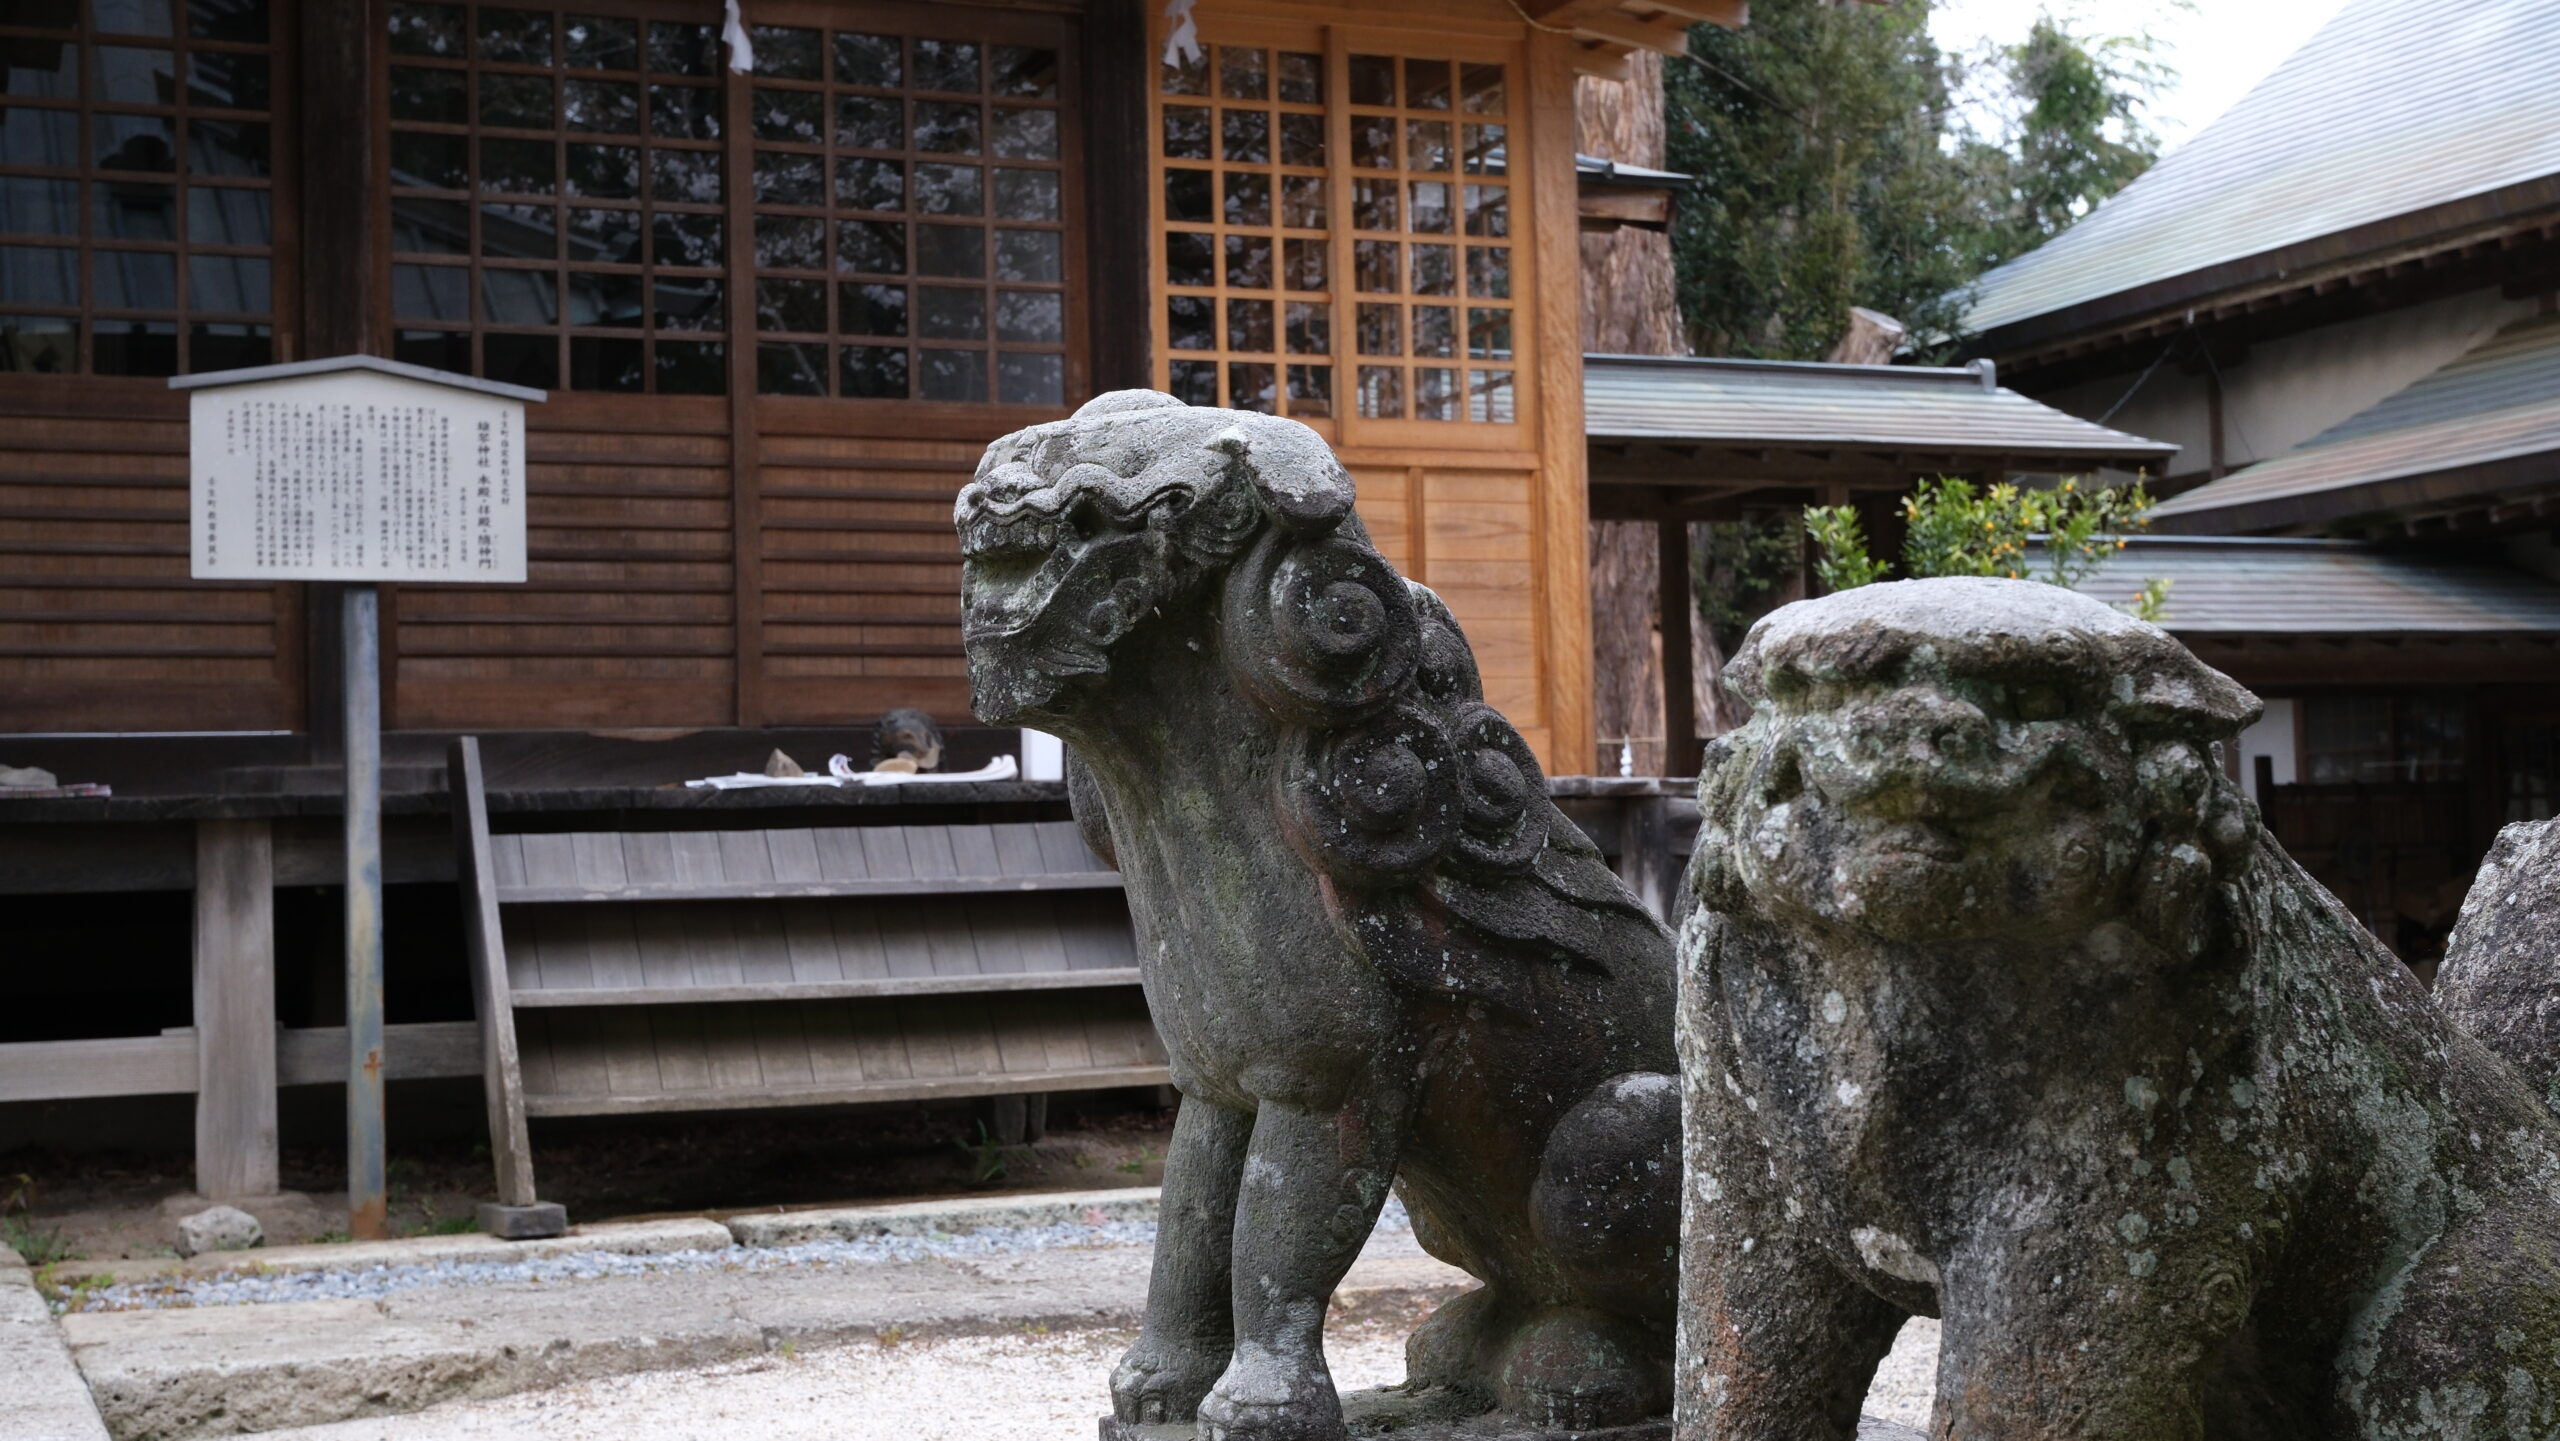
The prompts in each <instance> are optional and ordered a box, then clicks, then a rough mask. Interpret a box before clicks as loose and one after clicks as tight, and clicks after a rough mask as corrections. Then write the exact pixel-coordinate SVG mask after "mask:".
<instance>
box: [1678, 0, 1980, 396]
mask: <svg viewBox="0 0 2560 1441" xmlns="http://www.w3.org/2000/svg"><path fill="white" fill-rule="evenodd" d="M1689 47H1690V52H1691V57H1692V58H1690V59H1689V60H1686V61H1682V60H1673V61H1671V62H1669V63H1667V64H1666V65H1665V67H1664V73H1663V90H1664V103H1665V105H1666V107H1667V109H1668V115H1667V117H1666V119H1667V121H1668V126H1667V128H1668V138H1669V145H1668V155H1669V163H1670V166H1671V168H1672V169H1674V170H1678V171H1681V172H1683V173H1685V174H1689V175H1693V176H1695V177H1697V182H1696V185H1695V186H1694V188H1692V189H1691V190H1690V191H1689V192H1688V193H1686V194H1685V195H1683V196H1682V198H1681V202H1680V215H1679V221H1678V224H1677V226H1676V228H1675V229H1674V232H1673V237H1672V251H1673V255H1674V257H1675V261H1676V263H1677V265H1678V268H1679V279H1680V306H1681V314H1682V316H1683V318H1684V320H1685V322H1686V324H1687V326H1688V328H1689V333H1690V341H1691V344H1692V345H1693V346H1694V348H1695V349H1696V350H1697V351H1698V353H1700V354H1702V355H1742V356H1759V357H1764V358H1778V359H1802V358H1808V357H1817V356H1819V355H1821V354H1822V353H1823V351H1825V350H1826V349H1828V348H1829V347H1830V345H1831V342H1832V341H1833V340H1834V339H1835V338H1836V337H1837V336H1838V335H1839V333H1840V328H1841V326H1842V325H1843V324H1844V323H1845V322H1846V321H1847V319H1848V314H1849V307H1850V306H1851V305H1853V304H1857V305H1867V306H1872V307H1874V308H1876V309H1879V310H1883V311H1886V312H1888V313H1891V314H1893V315H1895V316H1897V317H1899V318H1901V319H1902V320H1904V321H1905V322H1906V323H1908V324H1910V325H1911V327H1912V328H1913V329H1914V330H1915V331H1919V330H1923V329H1950V328H1952V326H1953V324H1954V321H1955V319H1956V307H1955V305H1954V304H1953V303H1952V302H1951V301H1950V300H1949V299H1948V297H1949V296H1951V295H1952V294H1953V293H1954V292H1956V291H1957V290H1958V289H1959V288H1960V287H1962V286H1963V285H1964V284H1965V283H1966V282H1967V281H1968V280H1970V279H1971V278H1972V277H1973V275H1974V273H1975V270H1976V267H1974V266H1973V265H1972V264H1971V263H1970V262H1969V260H1968V259H1967V257H1968V256H1969V254H1970V252H1971V249H1972V246H1971V245H1970V243H1969V242H1968V240H1967V239H1966V237H1964V236H1963V235H1962V234H1960V233H1958V232H1959V231H1960V229H1961V227H1963V226H1964V225H1966V224H1969V223H1970V222H1969V219H1968V216H1967V211H1968V189H1969V186H1968V182H1967V179H1966V174H1965V170H1964V167H1963V166H1962V165H1961V164H1960V163H1959V162H1958V161H1957V160H1956V159H1955V158H1954V157H1951V156H1949V155H1948V154H1947V153H1946V152H1945V150H1944V149H1943V148H1942V147H1941V145H1940V144H1939V137H1940V136H1941V135H1942V134H1944V133H1945V132H1946V130H1947V127H1948V125H1949V123H1950V122H1949V118H1948V117H1949V110H1950V103H1951V98H1952V97H1951V91H1950V85H1951V82H1952V81H1953V79H1954V78H1955V72H1954V71H1953V69H1952V67H1951V66H1950V65H1949V63H1948V61H1947V58H1946V56H1945V55H1943V54H1942V53H1941V52H1940V51H1939V50H1938V48H1937V46H1936V45H1935V44H1933V43H1932V42H1931V41H1930V39H1929V32H1928V10H1927V7H1926V6H1923V5H1894V6H1886V7H1873V6H1865V5H1830V4H1823V3H1819V0H1762V3H1760V4H1757V5H1754V6H1753V7H1752V12H1751V23H1750V24H1749V25H1748V26H1745V27H1744V28H1742V29H1740V30H1732V31H1728V30H1723V29H1719V28H1717V27H1715V26H1711V25H1699V26H1694V27H1692V28H1691V30H1690V32H1689Z"/></svg>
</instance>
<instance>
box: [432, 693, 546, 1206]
mask: <svg viewBox="0 0 2560 1441" xmlns="http://www.w3.org/2000/svg"><path fill="white" fill-rule="evenodd" d="M444 773H445V783H446V785H447V786H448V787H449V788H450V789H451V791H452V793H453V847H454V853H455V865H454V868H455V871H456V872H457V888H458V889H459V890H460V891H461V892H462V940H463V949H464V951H465V953H466V955H467V960H468V964H469V965H470V967H471V1009H472V1013H473V1014H474V1015H475V1016H477V1017H478V1018H479V1040H480V1064H481V1072H480V1089H481V1091H482V1094H483V1096H484V1098H485V1099H486V1100H487V1102H488V1107H489V1157H490V1159H491V1160H492V1161H493V1162H495V1163H496V1166H497V1172H498V1203H499V1204H500V1205H503V1206H530V1205H532V1204H534V1189H533V1142H532V1139H531V1137H530V1136H528V1135H527V1133H526V1130H525V1123H524V1070H523V1065H522V1062H521V1061H520V1060H519V1059H518V1058H517V1054H516V1018H515V1009H514V1006H513V1004H512V1001H511V997H510V993H509V990H508V982H507V938H506V932H505V931H504V930H502V929H500V927H499V923H498V873H497V867H496V865H495V863H494V862H492V861H491V859H490V855H489V793H488V791H487V789H486V788H485V787H484V786H483V785H482V784H481V779H480V740H479V737H477V736H456V737H455V738H454V741H453V745H452V746H451V747H450V748H449V749H448V750H447V751H446V753H445V771H444Z"/></svg>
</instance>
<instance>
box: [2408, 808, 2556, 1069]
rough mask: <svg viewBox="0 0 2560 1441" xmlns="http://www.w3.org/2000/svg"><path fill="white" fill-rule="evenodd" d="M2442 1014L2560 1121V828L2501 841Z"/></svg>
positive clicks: (2509, 831) (2470, 913) (2442, 996)
mask: <svg viewBox="0 0 2560 1441" xmlns="http://www.w3.org/2000/svg"><path fill="white" fill-rule="evenodd" d="M2436 1004H2437V1005H2440V1006H2442V1007H2443V1008H2444V1012H2445V1014H2446V1015H2448V1016H2451V1017H2453V1022H2454V1024H2455V1025H2458V1026H2460V1027H2462V1028H2463V1029H2464V1030H2466V1031H2469V1032H2470V1033H2471V1034H2473V1035H2475V1036H2477V1037H2479V1038H2480V1044H2482V1045H2484V1046H2487V1047H2488V1048H2489V1049H2490V1050H2491V1051H2493V1052H2495V1053H2496V1054H2497V1055H2499V1056H2500V1057H2502V1058H2503V1059H2505V1060H2506V1062H2507V1063H2508V1064H2509V1065H2512V1066H2514V1067H2515V1068H2516V1072H2517V1073H2518V1074H2519V1075H2521V1076H2523V1077H2524V1078H2525V1083H2526V1084H2527V1085H2530V1086H2532V1087H2533V1088H2534V1089H2535V1090H2536V1091H2539V1092H2540V1093H2541V1095H2542V1100H2543V1103H2544V1104H2545V1105H2548V1106H2550V1107H2551V1109H2553V1110H2554V1111H2560V820H2548V821H2523V822H2519V823H2518V824H2515V825H2511V826H2508V827H2507V828H2506V829H2504V830H2502V831H2500V832H2498V840H2497V844H2495V845H2493V846H2491V847H2489V854H2488V857H2487V858H2486V859H2484V860H2482V861H2481V862H2480V873H2479V874H2478V875H2477V876H2475V877H2473V878H2472V881H2471V891H2470V894H2468V895H2466V896H2464V897H2463V898H2462V919H2461V920H2460V921H2459V922H2457V923H2456V924H2455V925H2454V928H2453V935H2452V937H2451V938H2450V939H2448V940H2447V941H2446V943H2445V948H2444V965H2443V966H2442V967H2440V968H2439V969H2438V970H2437V971H2436Z"/></svg>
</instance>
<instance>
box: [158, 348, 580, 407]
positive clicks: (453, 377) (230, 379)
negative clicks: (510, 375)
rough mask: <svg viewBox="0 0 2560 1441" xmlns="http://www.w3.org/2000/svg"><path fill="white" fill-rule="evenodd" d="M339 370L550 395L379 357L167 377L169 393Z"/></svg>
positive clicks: (542, 397) (519, 395) (536, 400)
mask: <svg viewBox="0 0 2560 1441" xmlns="http://www.w3.org/2000/svg"><path fill="white" fill-rule="evenodd" d="M341 370H370V371H373V372H375V373H376V374H380V375H396V376H399V377H400V378H401V379H403V380H422V381H425V382H426V383H427V384H429V385H445V386H451V387H452V388H453V389H455V390H470V391H477V392H479V393H480V394H482V395H494V396H498V397H500V398H502V399H505V400H522V401H529V402H531V403H533V404H536V405H539V404H541V403H542V402H544V401H546V400H549V399H550V398H551V396H550V394H549V392H547V391H540V390H535V389H533V388H532V387H530V386H524V385H509V384H507V383H506V382H505V381H503V380H483V379H481V378H480V377H479V376H476V375H459V374H456V373H455V372H453V371H450V370H433V369H429V368H428V367H426V366H423V365H411V364H409V363H408V362H407V361H404V360H388V359H385V358H384V357H382V356H379V355H332V356H329V357H327V358H326V359H322V360H296V361H290V362H288V363H286V364H283V365H252V366H249V367H248V368H246V369H243V370H209V371H206V372H204V373H203V374H201V375H173V376H171V377H169V388H170V389H171V390H210V389H214V388H217V387H220V386H225V385H255V384H257V383H259V382H261V381H268V380H294V379H298V378H300V377H302V376H306V375H327V374H330V373H332V372H334V371H341Z"/></svg>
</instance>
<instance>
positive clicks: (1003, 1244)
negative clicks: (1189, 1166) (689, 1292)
mask: <svg viewBox="0 0 2560 1441" xmlns="http://www.w3.org/2000/svg"><path fill="white" fill-rule="evenodd" d="M1155 1239H1156V1228H1155V1223H1154V1222H1152V1221H1113V1222H1106V1223H1104V1224H1102V1225H1099V1226H1087V1225H1082V1224H1060V1225H1055V1226H1033V1227H989V1228H987V1229H985V1230H979V1231H968V1232H964V1233H962V1234H960V1235H956V1236H949V1235H945V1236H881V1237H878V1238H876V1239H872V1240H865V1241H809V1242H805V1243H803V1244H801V1245H797V1246H775V1247H770V1248H767V1247H753V1246H731V1247H729V1248H727V1249H726V1250H720V1251H669V1252H665V1253H662V1254H658V1255H650V1256H622V1255H615V1254H612V1253H610V1252H605V1251H580V1252H576V1253H573V1254H571V1255H566V1256H545V1257H542V1258H539V1259H537V1260H530V1261H488V1262H458V1261H439V1262H435V1263H433V1264H430V1265H419V1266H367V1267H364V1268H362V1269H360V1270H346V1271H287V1272H277V1273H273V1274H264V1275H262V1274H259V1273H257V1272H255V1271H247V1272H225V1273H222V1274H220V1275H215V1276H207V1277H175V1278H166V1279H163V1278H157V1277H155V1278H153V1279H151V1280H147V1281H128V1282H123V1283H120V1284H117V1285H113V1286H102V1287H99V1288H97V1289H95V1290H90V1291H86V1292H83V1293H81V1294H82V1298H83V1299H82V1300H81V1303H80V1309H81V1310H83V1311H157V1310H163V1309H167V1308H171V1307H182V1306H257V1305H270V1304H276V1303H283V1302H293V1301H373V1300H379V1299H381V1298H382V1297H385V1296H390V1295H395V1294H397V1293H399V1292H402V1291H413V1290H417V1289H419V1288H421V1287H426V1286H497V1285H511V1284H517V1283H522V1282H551V1281H592V1280H595V1279H597V1278H598V1277H601V1276H663V1275H672V1274H677V1273H681V1272H686V1271H775V1270H781V1269H784V1268H786V1267H794V1266H877V1265H882V1264H885V1263H892V1262H898V1261H923V1260H931V1259H940V1260H976V1259H982V1258H985V1257H990V1256H1006V1255H1014V1254H1018V1253H1020V1252H1024V1251H1045V1250H1049V1249H1051V1248H1054V1247H1058V1246H1151V1245H1153V1244H1155ZM66 1305H67V1303H66V1302H63V1301H57V1302H55V1303H54V1310H55V1312H56V1313H57V1314H59V1313H60V1312H61V1311H63V1310H64V1309H66Z"/></svg>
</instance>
